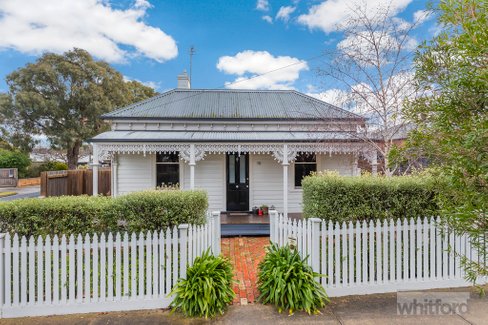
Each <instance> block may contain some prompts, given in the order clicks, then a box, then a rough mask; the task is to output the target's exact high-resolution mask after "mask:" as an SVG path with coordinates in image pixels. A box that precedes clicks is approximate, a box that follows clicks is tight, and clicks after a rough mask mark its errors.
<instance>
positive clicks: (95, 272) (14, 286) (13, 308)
mask: <svg viewBox="0 0 488 325" xmlns="http://www.w3.org/2000/svg"><path fill="white" fill-rule="evenodd" d="M207 248H211V250H212V251H213V253H214V254H219V253H220V212H213V213H212V214H211V215H210V214H209V215H208V217H207V223H206V224H205V225H202V226H195V225H187V224H183V225H180V226H179V227H178V228H176V227H174V228H172V229H169V228H168V229H166V230H165V231H159V232H147V233H142V232H141V233H139V234H136V233H131V234H128V233H123V234H120V233H117V234H115V235H113V234H112V233H108V234H103V233H102V234H94V235H89V234H86V235H85V236H82V235H78V236H74V235H71V236H69V237H66V236H64V235H63V236H61V237H58V236H54V237H53V238H51V237H50V236H46V237H45V238H42V237H38V238H37V239H36V238H34V237H30V238H26V237H24V236H23V237H19V236H18V235H17V234H15V235H13V236H12V237H11V236H10V235H9V234H3V235H2V238H0V252H1V254H0V307H1V317H6V318H8V317H22V316H41V315H53V314H70V313H82V312H101V311H117V310H119V311H120V310H132V309H148V308H163V307H168V306H169V304H170V302H171V300H172V299H171V297H168V294H169V292H170V291H171V288H172V287H173V286H174V285H175V284H176V282H177V280H178V279H179V278H182V277H185V276H186V267H187V263H188V264H189V265H192V264H193V261H194V259H195V257H197V256H200V255H201V254H202V252H203V251H205V250H206V249H207Z"/></svg>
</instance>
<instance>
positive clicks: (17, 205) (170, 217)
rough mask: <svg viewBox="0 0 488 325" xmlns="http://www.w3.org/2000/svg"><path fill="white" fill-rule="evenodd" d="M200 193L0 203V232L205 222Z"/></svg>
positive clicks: (131, 228)
mask: <svg viewBox="0 0 488 325" xmlns="http://www.w3.org/2000/svg"><path fill="white" fill-rule="evenodd" d="M206 210H207V194H206V193H205V192H204V191H144V192H137V193H132V194H128V195H125V196H120V197H117V198H111V197H103V196H98V197H93V196H61V197H49V198H44V199H23V200H17V201H10V202H2V203H0V231H2V232H10V233H13V232H17V233H19V235H35V236H38V235H47V234H50V235H54V234H58V235H59V234H77V233H80V234H85V233H92V232H108V231H130V232H133V231H137V232H139V231H147V230H151V231H152V230H160V229H164V228H166V227H173V226H175V225H178V224H182V223H192V224H203V223H204V222H205V214H206Z"/></svg>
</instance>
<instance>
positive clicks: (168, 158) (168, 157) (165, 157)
mask: <svg viewBox="0 0 488 325" xmlns="http://www.w3.org/2000/svg"><path fill="white" fill-rule="evenodd" d="M156 161H157V162H179V155H178V153H177V152H176V153H175V152H172V153H157V154H156Z"/></svg>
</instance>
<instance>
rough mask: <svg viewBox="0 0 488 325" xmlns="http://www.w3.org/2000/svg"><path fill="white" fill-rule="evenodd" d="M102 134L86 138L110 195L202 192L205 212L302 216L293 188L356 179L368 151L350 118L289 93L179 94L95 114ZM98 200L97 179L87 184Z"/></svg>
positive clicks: (183, 89) (184, 90) (181, 88)
mask: <svg viewBox="0 0 488 325" xmlns="http://www.w3.org/2000/svg"><path fill="white" fill-rule="evenodd" d="M103 118H104V119H105V120H109V121H110V122H111V130H110V131H108V132H104V133H101V134H99V135H97V136H96V137H94V138H93V139H91V143H92V144H93V154H94V158H93V161H94V164H93V169H94V171H95V173H94V175H96V174H97V173H96V172H97V171H98V162H99V161H100V160H102V159H111V161H112V195H114V196H118V195H122V194H126V193H129V192H133V191H140V190H146V189H152V188H155V187H156V186H160V185H162V184H165V185H172V184H179V186H180V187H181V188H182V189H204V190H206V191H207V193H208V197H209V209H210V210H212V211H214V210H219V211H250V209H251V208H252V207H253V206H261V205H268V206H272V205H274V206H275V207H276V209H277V210H279V211H282V212H284V213H285V215H286V214H287V213H289V212H301V211H302V190H301V181H302V178H303V177H304V176H305V175H308V174H309V173H310V172H312V171H321V170H335V171H338V172H339V173H340V174H342V175H357V174H358V173H359V169H358V166H357V164H358V157H359V156H360V155H361V156H366V157H369V159H370V161H371V162H372V166H373V172H375V168H376V151H375V150H373V149H372V148H371V147H370V146H369V145H367V144H366V143H365V142H364V141H362V140H360V139H359V137H357V136H355V135H354V134H355V132H357V130H358V128H359V127H360V126H361V125H363V124H364V123H365V119H364V118H363V117H361V116H359V115H356V114H353V113H351V112H348V111H346V110H343V109H340V108H338V107H335V106H333V105H330V104H328V103H326V102H323V101H321V100H318V99H316V98H313V97H310V96H307V95H305V94H302V93H300V92H297V91H294V90H231V89H225V90H222V89H219V90H206V89H191V88H190V82H189V80H188V77H187V76H186V74H185V73H183V74H182V75H180V76H178V88H177V89H174V90H170V91H167V92H164V93H162V94H160V95H157V96H155V97H153V98H150V99H147V100H144V101H142V102H139V103H136V104H132V105H129V106H127V107H124V108H121V109H118V110H115V111H113V112H110V113H108V114H105V115H103ZM93 184H94V186H93V188H94V195H96V194H97V191H96V189H97V184H98V178H97V177H94V180H93Z"/></svg>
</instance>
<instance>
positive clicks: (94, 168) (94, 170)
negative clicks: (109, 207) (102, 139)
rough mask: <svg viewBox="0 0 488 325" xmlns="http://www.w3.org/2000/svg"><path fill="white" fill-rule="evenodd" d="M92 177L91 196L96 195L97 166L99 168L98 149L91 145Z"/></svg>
mask: <svg viewBox="0 0 488 325" xmlns="http://www.w3.org/2000/svg"><path fill="white" fill-rule="evenodd" d="M92 160H93V161H92V174H93V175H92V176H93V186H92V188H93V196H97V195H98V166H99V159H98V147H97V145H96V144H93V158H92Z"/></svg>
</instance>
